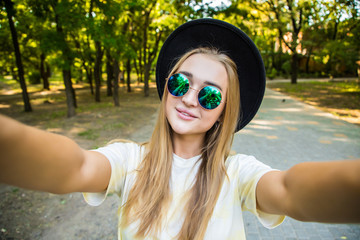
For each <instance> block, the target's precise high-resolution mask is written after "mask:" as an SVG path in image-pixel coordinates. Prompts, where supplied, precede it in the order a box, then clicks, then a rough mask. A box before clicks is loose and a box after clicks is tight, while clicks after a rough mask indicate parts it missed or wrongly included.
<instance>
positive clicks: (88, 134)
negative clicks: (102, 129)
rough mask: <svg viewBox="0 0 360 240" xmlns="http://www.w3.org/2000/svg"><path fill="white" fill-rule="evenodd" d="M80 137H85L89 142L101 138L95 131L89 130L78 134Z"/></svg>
mask: <svg viewBox="0 0 360 240" xmlns="http://www.w3.org/2000/svg"><path fill="white" fill-rule="evenodd" d="M78 136H80V137H84V138H85V139H88V140H96V139H97V138H98V137H99V134H98V133H96V132H95V130H93V129H88V130H85V131H82V132H79V133H78Z"/></svg>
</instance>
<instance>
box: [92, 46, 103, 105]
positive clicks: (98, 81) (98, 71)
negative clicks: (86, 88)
mask: <svg viewBox="0 0 360 240" xmlns="http://www.w3.org/2000/svg"><path fill="white" fill-rule="evenodd" d="M95 47H96V59H95V66H94V77H95V101H96V102H100V87H101V60H102V56H103V51H102V50H101V44H100V42H99V41H96V42H95Z"/></svg>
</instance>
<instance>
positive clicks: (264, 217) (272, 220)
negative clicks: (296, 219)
mask: <svg viewBox="0 0 360 240" xmlns="http://www.w3.org/2000/svg"><path fill="white" fill-rule="evenodd" d="M240 156H241V155H240ZM239 163H240V165H239V175H238V176H239V179H238V183H239V193H240V201H241V206H242V209H243V210H246V211H250V212H252V213H253V214H255V216H256V217H257V218H258V220H259V221H260V222H261V224H262V225H263V226H264V227H266V228H270V229H271V228H275V227H276V226H278V225H280V224H281V223H282V222H283V221H284V219H285V216H282V215H274V214H268V213H264V212H262V211H260V210H258V209H257V208H256V186H257V183H258V182H259V180H260V178H261V177H262V176H263V175H264V174H265V173H267V172H270V171H277V170H275V169H272V168H270V167H269V166H267V165H265V164H263V163H262V162H260V161H258V160H256V159H255V158H254V157H253V156H244V155H242V157H241V159H240V161H239Z"/></svg>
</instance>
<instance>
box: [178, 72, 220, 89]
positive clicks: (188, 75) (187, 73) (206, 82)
mask: <svg viewBox="0 0 360 240" xmlns="http://www.w3.org/2000/svg"><path fill="white" fill-rule="evenodd" d="M179 73H181V74H184V75H185V76H187V77H188V78H193V74H192V73H190V72H187V71H180V72H179ZM204 84H206V85H210V86H214V87H217V88H218V89H220V91H222V88H221V87H220V86H219V85H218V84H216V83H214V82H211V81H205V82H204Z"/></svg>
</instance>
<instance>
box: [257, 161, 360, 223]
mask: <svg viewBox="0 0 360 240" xmlns="http://www.w3.org/2000/svg"><path fill="white" fill-rule="evenodd" d="M256 194H257V203H258V209H260V210H262V211H264V212H267V213H273V214H282V215H287V216H290V217H293V218H295V219H298V220H301V221H316V222H329V223H354V222H356V223H359V222H360V160H344V161H333V162H306V163H300V164H297V165H295V166H294V167H292V168H290V169H289V170H287V171H273V172H269V173H267V174H265V175H264V176H263V177H262V178H261V179H260V181H259V183H258V186H257V190H256Z"/></svg>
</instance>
